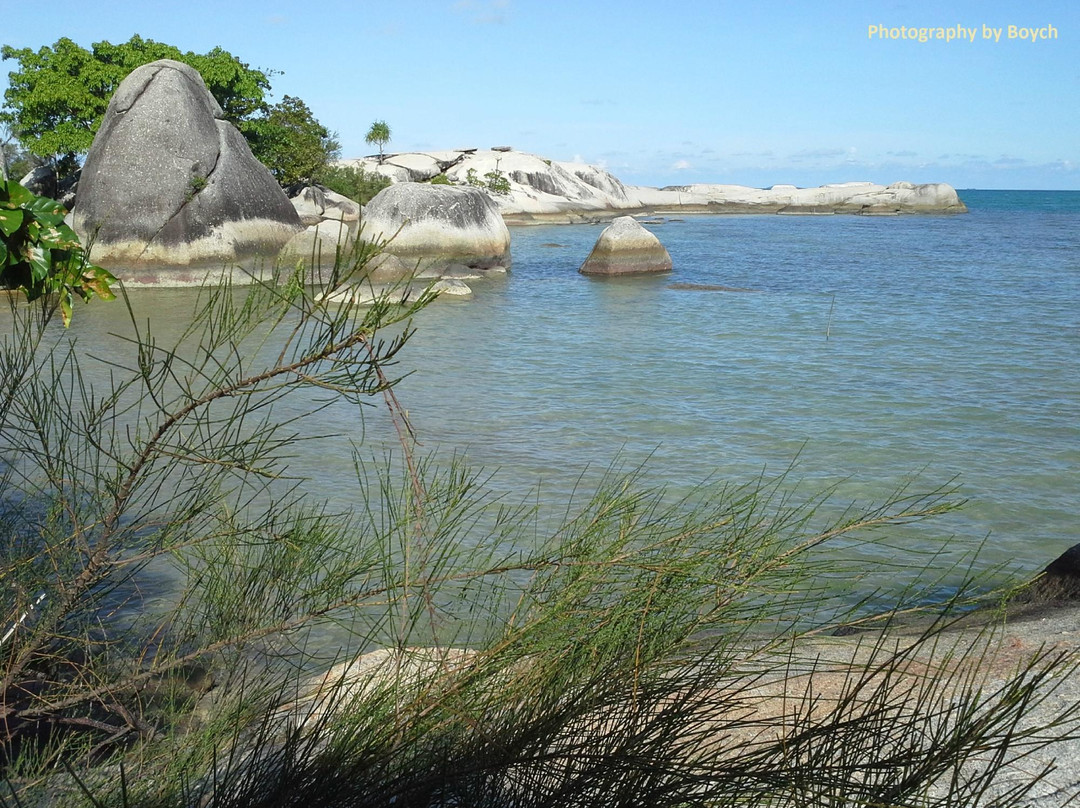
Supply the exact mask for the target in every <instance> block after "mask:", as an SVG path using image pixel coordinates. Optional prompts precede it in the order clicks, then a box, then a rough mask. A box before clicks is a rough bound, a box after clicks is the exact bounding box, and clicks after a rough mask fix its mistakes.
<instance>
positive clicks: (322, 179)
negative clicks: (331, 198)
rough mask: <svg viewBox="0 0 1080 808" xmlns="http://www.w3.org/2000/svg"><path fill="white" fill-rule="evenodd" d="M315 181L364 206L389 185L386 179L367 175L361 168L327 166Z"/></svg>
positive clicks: (376, 175) (375, 175)
mask: <svg viewBox="0 0 1080 808" xmlns="http://www.w3.org/2000/svg"><path fill="white" fill-rule="evenodd" d="M316 181H317V182H319V183H321V184H322V185H325V186H326V187H327V188H329V189H330V190H331V191H335V192H337V193H339V194H342V195H343V196H347V197H349V199H351V200H353V201H354V202H359V203H360V204H361V205H366V204H367V203H368V202H370V201H371V200H372V198H374V196H375V195H376V194H377V193H379V191H381V190H382V189H383V188H389V187H390V185H391V182H390V180H389V179H388V178H386V177H384V176H383V175H382V174H377V173H375V172H371V173H368V172H366V171H364V168H363V166H359V167H357V166H327V167H326V168H324V169H323V170H322V171H321V172H320V173H319V174H318V175H317V177H316Z"/></svg>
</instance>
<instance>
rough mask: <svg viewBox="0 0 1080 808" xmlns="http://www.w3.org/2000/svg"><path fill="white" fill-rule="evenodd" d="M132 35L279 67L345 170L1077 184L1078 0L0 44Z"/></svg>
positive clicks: (182, 15)
mask: <svg viewBox="0 0 1080 808" xmlns="http://www.w3.org/2000/svg"><path fill="white" fill-rule="evenodd" d="M1009 26H1014V27H1015V31H1014V34H1015V35H1014V36H1013V37H1012V38H1010V36H1009V34H1010V30H1009ZM901 29H902V30H901ZM911 29H914V32H915V33H914V36H915V38H908V37H910V36H912V33H911ZM919 29H929V30H928V32H927V34H928V35H927V38H926V41H920V40H919V38H918V36H919ZM936 29H941V31H940V32H939V31H937V30H936ZM960 29H964V30H963V32H962V33H961V30H960ZM995 30H999V31H1000V37H998V36H996V34H995ZM1021 31H1026V32H1029V35H1028V36H1025V37H1023V38H1021ZM1031 31H1034V32H1035V33H1036V34H1037V35H1041V36H1040V37H1039V38H1038V39H1034V40H1033V39H1032V37H1031V36H1030V32H1031ZM971 32H974V39H972V37H971ZM950 33H951V34H952V38H951V39H949V40H945V39H936V38H934V37H935V35H936V34H941V35H944V36H946V37H948V36H950ZM133 34H139V35H140V36H142V37H143V38H147V39H154V40H157V41H160V42H166V43H168V44H171V45H175V46H177V47H179V48H180V49H181V50H185V51H188V50H190V51H195V52H198V53H203V52H206V51H208V50H210V49H211V48H213V47H215V46H220V47H222V48H224V49H225V50H227V51H229V52H230V53H232V54H233V55H235V56H236V57H238V58H239V59H240V60H241V61H243V62H246V63H248V64H249V65H251V66H252V67H258V68H262V69H265V70H272V71H274V73H273V75H272V77H271V83H272V87H273V90H274V97H273V99H272V100H279V99H280V98H281V96H283V95H292V96H297V97H300V98H301V99H303V100H304V101H305V102H306V103H307V104H308V106H309V107H310V108H311V110H312V111H313V113H314V114H315V116H316V117H317V118H318V119H319V120H320V121H321V122H322V123H323V124H324V125H326V126H327V127H328V128H330V129H331V130H334V131H336V132H337V133H338V137H339V140H340V141H341V144H342V156H343V157H358V156H362V155H365V154H370V153H372V147H371V146H369V145H367V144H366V143H365V142H364V135H365V134H366V132H367V130H368V128H369V127H370V125H371V123H372V122H373V121H375V120H380V119H381V120H385V121H386V122H387V123H388V124H389V126H390V129H391V134H392V140H391V142H390V144H389V145H388V146H387V151H388V152H394V151H423V150H432V149H450V148H472V147H479V148H487V147H491V146H503V145H505V146H512V147H513V148H514V149H515V150H517V151H525V152H531V153H534V154H539V155H541V156H543V157H547V158H550V159H556V160H579V161H584V162H588V163H592V164H595V165H600V166H602V167H605V168H607V169H608V170H609V171H611V172H612V173H613V174H615V176H617V177H619V178H620V179H621V180H623V181H624V182H627V183H631V184H640V185H654V186H663V185H671V184H680V185H681V184H688V183H692V182H716V183H734V184H740V185H750V186H754V187H768V186H770V185H773V184H777V183H790V184H795V185H800V186H814V185H820V184H823V183H828V182H848V181H856V180H869V181H873V182H880V183H890V182H895V181H897V180H906V181H909V182H947V183H949V184H951V185H953V186H954V187H956V188H1028V189H1048V190H1056V189H1080V2H1076V0H1056V1H1055V2H1049V1H1048V0H1023V2H993V0H982V1H977V0H971V1H970V2H946V1H945V0H939V2H934V3H930V2H916V0H907V1H906V2H904V1H903V0H900V1H898V2H892V1H891V0H877V1H875V0H828V2H824V0H818V1H817V2H811V1H809V0H789V1H788V2H781V1H780V0H753V1H750V0H742V2H728V1H727V0H702V1H701V2H699V1H698V0H667V1H666V2H659V1H658V0H648V2H637V0H620V1H619V2H613V1H612V0H565V1H564V0H424V1H420V0H417V1H416V2H412V1H411V0H369V1H365V2H360V1H354V2H339V1H337V0H319V2H308V3H302V2H297V0H290V1H289V2H284V0H260V2H249V1H248V0H216V2H204V0H186V2H183V3H180V2H175V1H174V0H172V1H170V2H160V3H159V2H154V0H136V2H129V1H128V0H90V2H88V1H87V0H78V2H69V1H68V0H52V1H51V2H50V3H48V4H47V5H46V6H43V5H41V4H38V3H27V2H25V0H0V44H6V45H11V46H14V47H20V48H21V47H31V48H35V49H36V48H39V47H42V46H44V45H51V44H52V43H54V42H55V41H56V40H57V39H59V38H60V37H68V38H70V39H73V40H74V41H76V42H78V43H79V44H80V45H83V46H84V47H87V48H89V47H90V45H91V44H92V43H94V42H99V41H101V40H108V41H110V42H113V43H119V42H124V41H127V40H128V39H129V38H130V37H131V36H132V35H133ZM15 67H16V65H15V64H14V63H13V62H6V63H4V64H2V65H0V89H6V87H7V73H8V71H9V70H12V69H14V68H15Z"/></svg>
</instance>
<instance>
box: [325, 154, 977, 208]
mask: <svg viewBox="0 0 1080 808" xmlns="http://www.w3.org/2000/svg"><path fill="white" fill-rule="evenodd" d="M504 149H505V147H499V148H498V149H461V150H457V151H437V152H424V153H410V154H392V155H388V156H387V157H386V158H385V160H384V161H383V163H382V164H381V165H380V164H379V163H378V162H377V160H375V159H374V158H363V159H360V160H350V161H345V162H346V163H347V164H351V165H356V166H362V167H363V168H364V170H365V171H369V172H375V173H378V174H382V175H383V176H386V177H388V178H389V179H390V180H392V181H393V182H426V181H427V180H430V179H431V177H432V176H434V175H435V173H436V172H437V171H441V172H442V173H445V174H446V176H447V177H448V178H449V179H450V180H451V182H453V183H455V184H457V185H461V186H466V185H469V184H470V183H480V184H484V182H485V180H486V178H487V176H488V175H489V174H490V173H491V172H498V174H499V175H501V176H502V177H503V178H505V179H506V181H507V182H508V183H509V191H508V192H507V193H504V194H498V193H492V198H493V199H494V200H495V203H496V204H497V205H498V207H499V212H500V213H501V214H502V216H503V218H504V220H505V221H506V222H507V223H509V224H530V223H545V222H555V223H559V222H582V221H593V222H594V221H599V220H602V219H605V218H610V217H611V216H613V215H620V214H629V213H634V214H637V213H647V212H652V211H685V212H698V213H784V214H802V215H812V214H832V213H855V214H863V215H890V214H896V213H964V212H966V211H967V208H966V207H964V203H963V202H961V201H960V199H959V197H958V196H957V194H956V191H955V190H954V189H953V188H952V187H951V186H949V185H945V184H944V183H928V184H925V185H913V184H912V183H909V182H897V183H893V184H892V185H876V184H874V183H869V182H847V183H836V184H833V185H824V186H822V187H820V188H796V187H795V186H794V185H775V186H773V187H772V188H768V189H761V188H747V187H744V186H740V185H708V184H699V185H680V186H670V187H667V188H647V187H642V186H633V185H624V184H623V183H622V182H620V181H619V180H618V178H616V177H615V176H613V175H612V174H611V173H609V172H608V171H606V170H604V169H603V168H599V167H597V166H591V165H586V164H584V163H574V162H561V161H558V160H546V159H544V158H542V157H538V156H536V155H534V154H526V153H524V152H515V151H512V150H510V151H505V150H504Z"/></svg>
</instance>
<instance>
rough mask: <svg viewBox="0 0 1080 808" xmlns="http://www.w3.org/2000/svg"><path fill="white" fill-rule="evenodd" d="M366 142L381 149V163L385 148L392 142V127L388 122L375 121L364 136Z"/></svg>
mask: <svg viewBox="0 0 1080 808" xmlns="http://www.w3.org/2000/svg"><path fill="white" fill-rule="evenodd" d="M364 141H365V142H366V143H370V144H372V145H373V146H378V147H379V162H380V163H381V162H382V161H383V146H385V145H386V144H387V143H389V142H390V126H389V125H388V124H387V123H386V121H375V122H374V123H373V124H371V128H370V129H368V133H367V134H366V135H364Z"/></svg>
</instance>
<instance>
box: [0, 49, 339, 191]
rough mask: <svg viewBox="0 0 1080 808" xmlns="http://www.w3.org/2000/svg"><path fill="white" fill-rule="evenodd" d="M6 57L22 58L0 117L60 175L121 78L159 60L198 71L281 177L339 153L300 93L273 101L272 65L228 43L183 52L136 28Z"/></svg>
mask: <svg viewBox="0 0 1080 808" xmlns="http://www.w3.org/2000/svg"><path fill="white" fill-rule="evenodd" d="M0 56H2V57H3V59H5V60H7V59H12V60H14V61H16V62H17V63H18V65H19V68H18V69H17V70H14V71H12V72H10V73H9V74H8V80H9V86H8V89H7V90H6V91H5V93H4V105H3V107H2V108H0V123H2V124H6V125H7V126H8V127H10V129H11V131H12V132H13V133H14V134H15V136H16V137H17V138H18V140H19V142H20V143H21V144H22V146H23V148H25V149H26V150H27V151H28V152H30V153H31V154H33V155H36V156H37V157H38V158H40V159H42V160H46V161H50V162H52V163H53V164H54V165H55V167H56V170H57V174H58V175H59V176H61V177H63V176H65V175H67V174H70V173H71V172H72V171H74V170H75V168H77V166H78V163H79V158H80V156H81V155H84V154H85V153H86V152H87V151H89V150H90V145H91V144H92V143H93V140H94V135H95V134H96V133H97V130H98V127H99V126H100V125H101V120H102V117H103V116H104V114H105V110H106V108H107V107H108V104H109V99H110V98H111V97H112V94H113V92H115V90H116V88H117V87H118V86H119V85H120V82H121V81H123V80H124V78H125V77H126V76H127V75H128V74H129V73H130V72H131V71H132V70H134V69H135V68H137V67H139V66H141V65H144V64H147V63H149V62H153V61H156V60H158V59H174V60H176V61H178V62H183V63H185V64H188V65H190V66H191V67H193V68H195V69H196V70H197V71H198V72H199V74H200V75H201V76H202V78H203V81H205V82H206V87H207V89H208V90H209V91H210V93H211V94H212V95H213V96H214V98H215V99H216V100H217V102H218V104H219V105H220V106H221V109H222V111H223V112H224V113H225V118H226V120H228V121H229V122H231V123H232V124H234V125H235V126H236V127H237V129H239V130H240V132H241V133H242V134H243V135H244V137H245V138H247V140H248V142H249V143H250V144H251V147H252V152H253V153H254V155H255V157H256V158H258V159H259V160H261V161H262V162H263V163H265V164H267V166H268V167H269V168H270V170H271V172H272V173H273V174H274V176H275V177H277V178H278V181H279V182H283V183H285V184H287V183H288V182H292V181H295V180H296V179H302V178H309V177H310V176H311V175H312V174H313V173H315V172H314V169H310V168H308V166H309V165H312V164H313V163H318V166H316V168H317V167H319V166H325V165H326V164H327V162H328V161H329V160H330V159H332V158H333V157H334V156H335V154H336V151H335V150H336V148H337V144H336V141H334V139H333V136H332V135H331V133H330V132H329V131H328V130H327V129H326V128H325V127H323V126H322V125H321V124H320V123H319V122H318V121H317V120H316V119H315V117H314V116H313V115H312V114H311V111H310V110H309V109H308V108H307V106H306V105H305V104H304V103H303V102H302V101H300V99H298V98H292V97H290V96H285V98H284V99H282V101H281V102H279V103H278V104H276V105H273V106H271V105H270V104H269V103H268V102H267V97H268V95H269V94H270V78H269V76H270V75H271V74H272V73H273V71H267V70H260V69H257V68H253V67H251V66H249V65H248V64H246V63H244V62H242V61H240V60H239V59H238V58H237V57H235V56H233V55H232V54H231V53H229V52H228V51H226V50H224V49H222V48H214V49H213V50H211V51H209V52H207V53H202V54H200V53H193V52H191V51H187V52H183V51H181V50H180V49H179V48H177V47H174V46H173V45H167V44H164V43H161V42H155V41H154V40H152V39H143V38H142V37H140V36H138V35H136V36H133V37H132V38H131V39H130V40H128V41H127V42H123V43H121V44H119V45H114V44H112V43H110V42H107V41H102V42H96V43H94V44H93V45H92V46H91V49H90V50H87V49H86V48H83V47H82V46H80V45H78V44H76V43H75V42H73V41H72V40H70V39H68V38H66V37H65V38H62V39H59V40H57V41H56V42H55V43H54V44H53V45H51V46H45V47H42V48H40V49H39V50H36V51H35V50H32V49H31V48H12V47H10V46H7V45H5V46H3V47H2V48H0ZM316 142H317V145H316ZM320 161H321V162H320Z"/></svg>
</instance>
